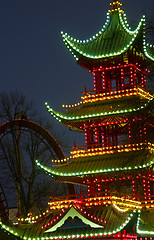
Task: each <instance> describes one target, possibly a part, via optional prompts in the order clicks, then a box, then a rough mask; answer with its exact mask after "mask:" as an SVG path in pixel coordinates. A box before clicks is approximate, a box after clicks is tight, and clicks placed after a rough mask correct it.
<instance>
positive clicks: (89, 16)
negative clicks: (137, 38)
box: [0, 0, 154, 141]
mask: <svg viewBox="0 0 154 240" xmlns="http://www.w3.org/2000/svg"><path fill="white" fill-rule="evenodd" d="M121 2H122V3H123V6H122V9H123V10H125V13H126V14H127V17H128V22H129V23H133V24H134V23H138V22H139V20H140V18H141V17H142V15H143V14H146V15H147V16H150V15H152V14H153V9H154V8H153V6H154V0H146V1H145V0H127V1H126V0H123V1H121ZM109 3H110V0H96V1H92V0H78V1H72V0H66V1H62V0H57V1H53V0H4V1H1V5H0V81H1V91H3V90H7V91H10V90H18V91H20V92H22V93H23V94H24V95H26V96H27V97H28V98H29V99H32V100H33V101H34V103H35V105H36V107H37V109H38V111H40V113H41V114H43V115H44V116H47V117H49V119H50V116H49V114H48V113H47V111H46V109H45V107H44V103H45V101H47V102H48V103H49V104H50V106H52V107H53V108H54V109H55V110H61V105H62V104H73V103H76V102H78V101H79V99H80V95H81V92H82V91H83V90H84V87H85V86H87V90H92V89H91V88H92V76H91V75H90V74H89V73H88V72H86V70H83V69H81V68H80V67H79V66H77V65H76V62H75V60H74V59H73V57H72V55H71V54H70V53H69V52H68V50H67V49H66V47H65V45H64V43H63V42H62V40H61V35H60V32H61V31H62V30H63V31H64V32H67V33H68V34H70V35H72V36H73V37H75V38H77V39H87V38H89V37H91V36H93V35H94V34H95V33H97V32H98V31H99V30H100V29H101V28H102V26H103V24H104V21H105V18H106V13H107V10H108V9H110V8H111V7H110V5H109ZM59 128H60V125H59ZM62 131H63V130H62ZM73 141H74V139H73Z"/></svg>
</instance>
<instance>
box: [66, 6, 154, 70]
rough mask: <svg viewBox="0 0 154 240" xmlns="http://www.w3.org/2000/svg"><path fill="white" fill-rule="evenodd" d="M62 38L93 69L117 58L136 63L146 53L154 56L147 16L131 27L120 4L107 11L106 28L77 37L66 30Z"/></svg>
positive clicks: (152, 57) (149, 56)
mask: <svg viewBox="0 0 154 240" xmlns="http://www.w3.org/2000/svg"><path fill="white" fill-rule="evenodd" d="M115 3H116V2H114V3H113V4H115ZM62 38H63V41H64V43H65V45H66V46H67V48H68V49H69V51H70V52H71V53H72V55H73V56H74V58H75V59H76V61H77V63H78V64H79V65H80V66H82V67H83V68H86V69H88V70H90V71H93V70H95V69H96V68H97V69H98V68H99V67H101V66H104V65H106V66H107V65H108V64H109V63H110V65H112V64H113V62H115V61H116V62H118V63H121V62H126V61H127V62H129V61H130V62H131V63H132V60H133V61H134V60H135V59H138V60H139V61H140V60H141V61H142V59H143V57H146V58H147V59H150V60H154V48H153V46H152V45H150V44H146V42H145V16H143V18H142V19H141V21H140V23H139V24H138V26H137V28H136V29H134V30H131V28H130V26H129V24H128V23H127V18H126V14H124V13H123V11H122V10H121V9H120V7H118V8H113V9H112V10H111V11H109V12H108V13H107V20H106V22H105V24H104V26H103V28H102V29H101V30H100V31H99V32H98V33H97V34H96V35H95V36H92V37H91V38H90V39H87V40H77V39H74V38H73V37H71V36H69V35H68V34H67V33H63V32H62ZM132 56H133V57H132Z"/></svg>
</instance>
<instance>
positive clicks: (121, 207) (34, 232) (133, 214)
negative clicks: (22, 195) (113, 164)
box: [0, 195, 154, 240]
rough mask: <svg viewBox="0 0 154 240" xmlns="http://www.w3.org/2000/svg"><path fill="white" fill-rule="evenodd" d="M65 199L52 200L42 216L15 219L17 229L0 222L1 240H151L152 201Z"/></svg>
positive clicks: (116, 198) (113, 198)
mask: <svg viewBox="0 0 154 240" xmlns="http://www.w3.org/2000/svg"><path fill="white" fill-rule="evenodd" d="M68 197H69V196H63V198H62V196H61V197H56V198H55V199H54V198H52V199H51V201H50V202H49V206H50V209H48V210H47V211H46V212H44V213H42V214H41V215H39V216H32V215H30V216H28V217H27V218H25V219H24V218H21V219H19V224H20V228H19V227H15V226H6V225H5V224H3V223H2V222H0V232H1V230H2V234H1V235H2V236H3V239H11V240H12V239H25V240H26V239H27V240H28V239H29V240H30V239H31V240H32V239H33V240H43V239H53V240H56V239H62V240H63V239H65V240H70V239H85V238H86V239H87V238H88V239H110V240H114V239H115V240H121V239H126V240H129V239H130V240H136V239H138V236H140V237H141V236H142V240H147V239H148V240H152V237H150V236H152V235H153V227H154V225H153V222H154V221H153V220H154V218H153V216H154V211H153V209H152V207H151V205H152V201H149V202H148V203H145V202H144V203H143V202H142V203H141V202H139V201H133V200H130V199H121V198H119V197H116V196H112V197H111V196H106V197H96V196H95V197H90V198H87V197H86V196H84V195H82V197H81V195H80V196H77V195H74V198H72V197H73V196H71V200H69V199H68ZM77 197H78V198H77ZM57 198H59V199H57ZM145 207H146V208H148V211H146V210H144V208H145ZM141 209H143V210H142V211H141ZM134 224H136V228H135V227H134ZM9 236H10V237H9ZM140 239H141V238H140Z"/></svg>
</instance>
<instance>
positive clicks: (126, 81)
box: [123, 68, 130, 88]
mask: <svg viewBox="0 0 154 240" xmlns="http://www.w3.org/2000/svg"><path fill="white" fill-rule="evenodd" d="M123 72H124V88H128V87H129V85H130V69H129V68H124V71H123Z"/></svg>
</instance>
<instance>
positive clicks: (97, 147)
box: [0, 1, 154, 240]
mask: <svg viewBox="0 0 154 240" xmlns="http://www.w3.org/2000/svg"><path fill="white" fill-rule="evenodd" d="M111 5H112V10H110V11H109V12H108V13H107V21H106V23H105V25H104V27H103V28H102V30H101V31H99V33H98V34H96V35H95V36H93V37H92V38H90V39H89V40H84V41H79V40H76V39H73V38H72V37H70V36H68V35H67V34H66V33H62V38H63V41H64V43H65V45H66V46H67V48H68V49H69V51H70V52H71V53H72V54H73V56H74V57H75V59H76V61H77V63H78V64H79V65H80V66H82V67H83V68H85V69H87V70H88V71H90V72H91V73H92V74H93V79H94V90H93V91H91V92H87V90H86V89H85V91H84V95H83V96H82V97H81V101H80V102H79V103H77V104H74V105H72V106H71V105H68V106H64V107H65V108H66V109H67V112H66V113H60V112H57V111H54V110H53V109H52V108H50V106H49V105H48V104H47V103H46V108H47V110H48V111H49V113H50V114H51V115H52V116H53V117H54V118H55V119H56V120H57V121H59V122H60V123H62V124H64V125H66V126H68V127H69V128H70V129H73V130H76V131H80V132H84V133H85V146H76V144H74V149H73V151H72V152H71V155H70V157H69V158H67V159H66V158H65V159H53V160H52V164H51V166H50V167H49V166H43V165H42V164H41V163H40V162H39V160H36V163H37V165H38V166H39V167H40V168H41V169H42V170H44V171H45V172H46V173H47V174H48V175H50V176H52V177H54V179H55V180H56V181H61V182H66V183H73V184H78V185H82V186H84V191H85V192H84V193H82V191H81V189H82V188H80V193H78V194H75V195H67V196H54V195H52V197H51V199H50V202H49V206H50V210H48V211H47V212H46V213H43V215H40V216H36V217H31V216H30V217H28V218H26V219H20V220H19V223H20V228H17V229H14V228H11V227H7V226H5V225H4V224H2V223H1V222H0V230H1V229H4V230H5V231H7V232H8V234H10V235H11V236H14V237H16V239H27V240H28V239H38V240H42V239H52V240H57V239H61V240H67V239H71V240H72V239H77V240H78V239H80V240H82V239H85V238H86V239H91V240H96V239H104V240H109V239H110V240H113V239H115V240H118V239H119V240H121V239H123V240H124V239H125V240H129V239H130V240H137V239H142V240H152V239H153V235H154V171H153V166H154V157H153V156H154V154H153V152H154V143H153V137H154V134H153V132H152V130H153V126H154V125H153V118H154V115H153V96H152V95H151V94H150V93H148V92H147V89H146V74H147V72H148V68H149V66H150V65H151V64H152V61H154V48H153V46H152V45H149V44H147V43H146V42H145V17H143V18H142V19H141V21H140V23H139V24H138V26H137V28H136V29H135V30H131V29H130V27H129V25H128V23H127V19H126V15H125V14H124V13H123V11H122V10H121V9H120V6H121V4H120V3H119V2H118V1H113V3H112V4H111ZM85 189H86V190H85Z"/></svg>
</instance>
